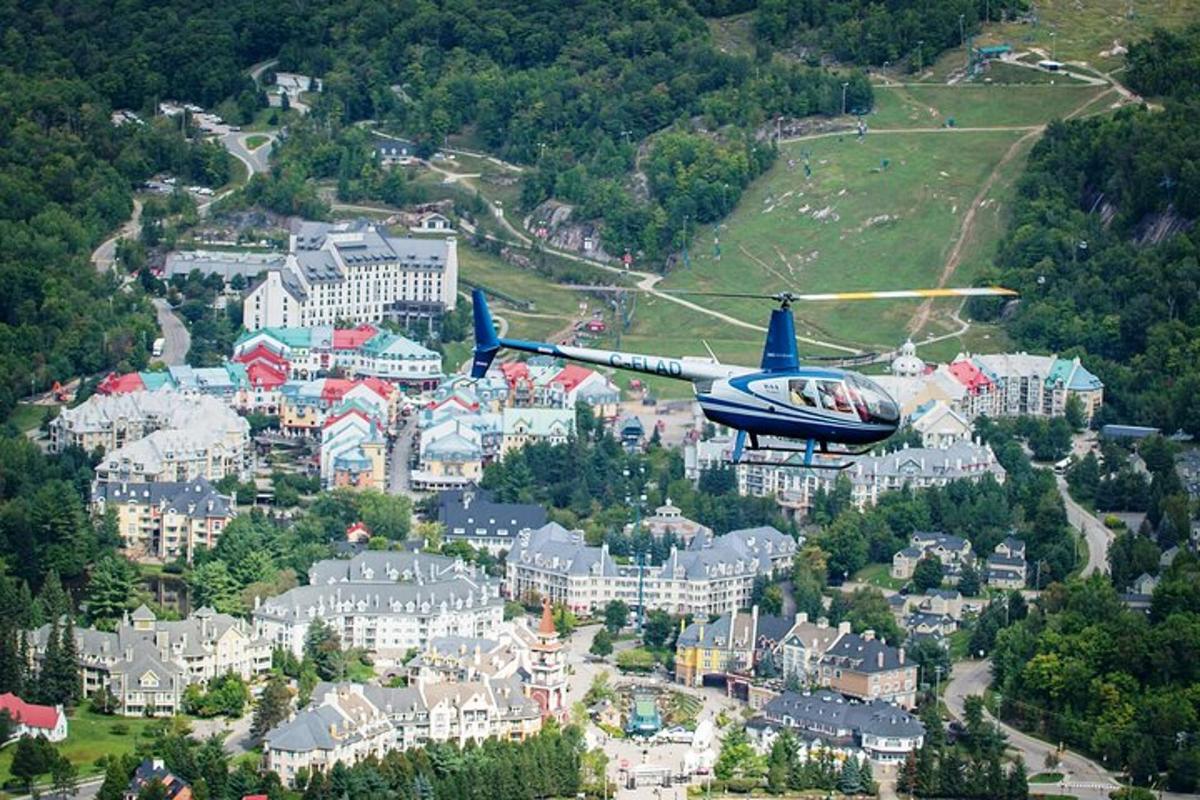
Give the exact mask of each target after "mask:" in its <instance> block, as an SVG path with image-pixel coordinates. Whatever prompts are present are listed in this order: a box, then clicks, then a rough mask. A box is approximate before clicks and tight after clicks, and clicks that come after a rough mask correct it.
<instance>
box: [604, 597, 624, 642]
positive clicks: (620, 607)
mask: <svg viewBox="0 0 1200 800" xmlns="http://www.w3.org/2000/svg"><path fill="white" fill-rule="evenodd" d="M627 624H629V605H628V604H627V603H626V602H625V601H624V600H610V601H608V604H607V605H605V606H604V626H605V627H606V628H608V632H609V633H610V634H613V635H616V634H617V633H619V632H620V631H621V628H624V627H625V626H626V625H627Z"/></svg>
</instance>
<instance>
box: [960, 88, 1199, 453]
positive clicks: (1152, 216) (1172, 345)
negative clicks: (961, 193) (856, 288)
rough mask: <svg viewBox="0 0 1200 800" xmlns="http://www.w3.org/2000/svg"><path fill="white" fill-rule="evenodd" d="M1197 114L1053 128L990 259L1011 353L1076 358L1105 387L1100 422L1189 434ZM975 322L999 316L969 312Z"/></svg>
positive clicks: (1193, 378) (1189, 106)
mask: <svg viewBox="0 0 1200 800" xmlns="http://www.w3.org/2000/svg"><path fill="white" fill-rule="evenodd" d="M1197 152H1200V104H1197V103H1196V102H1195V101H1194V100H1189V101H1180V102H1174V101H1168V102H1167V105H1166V107H1165V109H1164V110H1163V111H1150V110H1148V109H1145V108H1126V109H1123V110H1121V111H1119V112H1117V113H1116V114H1114V115H1113V116H1097V117H1091V118H1088V119H1083V120H1072V121H1069V122H1055V123H1051V125H1050V126H1049V127H1048V128H1047V130H1046V133H1045V135H1044V137H1043V138H1042V140H1041V141H1040V142H1038V144H1037V145H1036V146H1035V147H1034V149H1033V152H1032V153H1031V154H1030V157H1029V165H1028V169H1027V171H1026V173H1025V174H1024V175H1023V176H1022V178H1021V180H1020V182H1019V186H1018V196H1017V199H1016V202H1015V204H1014V206H1013V210H1012V220H1011V223H1010V225H1009V228H1008V231H1007V233H1006V235H1005V237H1004V239H1003V240H1002V242H1001V245H1000V247H999V251H998V253H997V256H996V265H997V270H998V271H997V273H996V274H995V275H994V276H993V277H995V278H996V279H997V280H998V281H999V282H1000V283H1002V284H1003V285H1006V286H1010V287H1012V288H1014V289H1017V290H1018V291H1020V293H1021V300H1020V301H1019V303H1018V304H1016V308H1015V311H1014V312H1013V313H1011V315H1007V316H1006V322H1007V326H1008V329H1009V331H1010V332H1011V334H1012V335H1013V337H1014V338H1015V339H1016V340H1017V342H1018V343H1019V344H1020V345H1021V346H1022V347H1027V348H1030V349H1036V350H1042V351H1049V352H1058V353H1063V354H1067V355H1071V354H1076V355H1080V356H1082V357H1083V358H1084V361H1085V362H1086V363H1087V364H1088V366H1089V369H1091V370H1092V371H1093V372H1095V373H1096V374H1097V375H1098V376H1099V377H1100V378H1101V379H1102V380H1103V381H1104V384H1105V407H1104V409H1103V410H1102V412H1101V414H1100V415H1099V419H1098V420H1097V422H1098V423H1100V424H1102V423H1104V422H1108V421H1113V420H1118V419H1119V420H1122V421H1126V422H1132V423H1138V424H1146V425H1155V426H1160V427H1162V428H1163V429H1164V430H1166V431H1170V432H1173V431H1175V430H1178V429H1182V430H1184V431H1186V432H1188V433H1192V434H1197V433H1200V369H1198V368H1197V364H1200V359H1198V358H1197V356H1198V355H1200V352H1198V351H1197V343H1198V342H1200V295H1198V294H1197V291H1196V287H1197V286H1200V259H1198V258H1197V246H1198V244H1200V234H1198V233H1197V230H1196V228H1195V226H1194V224H1193V223H1194V221H1195V219H1196V217H1197V215H1198V214H1200V161H1197V160H1196V157H1195V154H1196V153H1197ZM972 308H973V309H974V310H975V312H977V313H978V314H979V315H980V316H983V317H993V318H994V317H995V316H996V315H997V314H998V313H999V307H998V306H997V305H996V304H991V303H975V304H973V305H972Z"/></svg>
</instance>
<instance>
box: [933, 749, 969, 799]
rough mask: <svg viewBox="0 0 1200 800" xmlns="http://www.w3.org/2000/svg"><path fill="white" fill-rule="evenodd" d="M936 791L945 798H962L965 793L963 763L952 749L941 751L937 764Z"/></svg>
mask: <svg viewBox="0 0 1200 800" xmlns="http://www.w3.org/2000/svg"><path fill="white" fill-rule="evenodd" d="M938 790H939V792H940V793H941V794H942V795H943V796H945V797H963V796H964V794H965V792H966V778H965V776H964V775H963V762H962V759H961V758H960V757H959V755H958V751H957V750H955V749H954V748H947V749H944V750H943V751H942V758H941V760H940V762H939V763H938Z"/></svg>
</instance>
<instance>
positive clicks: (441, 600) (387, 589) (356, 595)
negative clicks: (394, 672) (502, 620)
mask: <svg viewBox="0 0 1200 800" xmlns="http://www.w3.org/2000/svg"><path fill="white" fill-rule="evenodd" d="M364 555H365V554H364ZM500 604H501V599H500V591H499V587H498V585H497V584H496V582H495V581H489V580H479V581H476V580H472V579H471V578H468V577H466V576H464V575H456V576H455V577H454V578H452V579H450V580H443V581H439V582H437V583H432V584H414V583H367V584H362V583H349V584H330V585H322V586H297V587H295V588H294V589H289V590H288V591H286V592H284V593H283V594H281V595H278V596H276V597H272V598H270V599H268V600H264V601H263V603H262V605H261V606H260V607H259V608H257V609H255V611H254V617H255V618H256V619H259V618H263V619H282V620H290V621H302V620H305V619H314V618H317V617H323V618H325V619H326V620H327V621H328V619H329V617H330V616H335V615H338V614H353V615H356V616H364V615H365V616H371V615H391V614H414V615H417V616H426V615H430V614H437V613H441V611H442V609H443V608H444V609H446V610H454V609H467V608H484V607H487V606H496V605H500Z"/></svg>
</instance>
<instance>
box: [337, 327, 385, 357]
mask: <svg viewBox="0 0 1200 800" xmlns="http://www.w3.org/2000/svg"><path fill="white" fill-rule="evenodd" d="M377 333H379V329H378V328H376V327H375V326H374V325H371V324H368V323H365V322H364V323H363V324H362V325H359V326H358V327H357V328H350V329H349V330H335V331H334V332H333V349H334V350H357V349H358V348H360V347H362V346H363V345H364V344H366V343H367V340H369V339H371V338H372V337H374V336H375V334H377Z"/></svg>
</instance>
